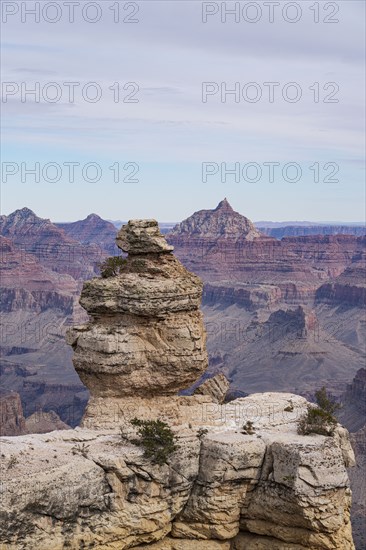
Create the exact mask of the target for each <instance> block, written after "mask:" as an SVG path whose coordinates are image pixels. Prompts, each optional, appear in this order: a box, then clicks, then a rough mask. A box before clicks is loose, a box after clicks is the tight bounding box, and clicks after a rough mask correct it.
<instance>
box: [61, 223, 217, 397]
mask: <svg viewBox="0 0 366 550" xmlns="http://www.w3.org/2000/svg"><path fill="white" fill-rule="evenodd" d="M117 244H118V246H119V247H120V248H122V249H123V250H124V251H125V252H128V258H127V260H126V265H125V266H124V269H123V271H122V273H121V274H120V275H118V276H116V277H110V278H105V279H102V278H96V279H92V280H91V281H89V282H87V283H85V285H84V288H83V291H82V293H81V299H80V303H81V305H82V306H83V307H84V308H85V309H86V310H87V312H88V313H89V315H90V316H91V317H92V321H91V322H90V323H89V324H88V325H86V326H81V327H76V328H74V329H72V330H70V333H69V343H70V344H71V345H72V346H73V348H74V365H75V369H76V371H77V372H78V374H79V376H80V378H81V380H82V382H84V384H85V385H86V386H87V387H88V388H89V389H90V391H91V394H92V396H95V397H122V396H131V395H133V396H146V395H170V394H174V393H177V391H178V390H180V389H183V388H186V387H187V386H189V385H190V384H191V383H193V382H194V381H195V380H196V379H197V378H199V376H200V375H201V374H202V373H203V372H204V371H205V370H206V368H207V364H208V359H207V352H206V347H205V343H206V340H205V338H206V336H205V332H204V328H203V318H202V314H201V312H200V310H199V307H200V303H201V296H202V283H201V281H200V280H199V278H198V277H197V276H195V275H193V274H192V273H189V272H188V271H187V270H186V269H185V268H184V267H183V266H182V264H181V263H180V262H179V261H178V260H177V259H176V258H175V257H174V256H173V254H172V250H173V247H172V246H169V245H168V244H167V243H166V241H165V239H164V237H163V236H162V235H161V234H160V231H159V228H158V225H157V222H156V221H154V220H144V221H130V222H129V223H128V225H126V226H123V227H122V229H121V230H120V232H119V233H118V237H117Z"/></svg>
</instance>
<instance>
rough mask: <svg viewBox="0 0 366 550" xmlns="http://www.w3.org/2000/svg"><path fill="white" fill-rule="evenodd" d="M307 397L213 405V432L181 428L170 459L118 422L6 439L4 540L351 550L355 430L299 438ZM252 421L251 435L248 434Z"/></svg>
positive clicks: (21, 544) (38, 545) (55, 545)
mask: <svg viewBox="0 0 366 550" xmlns="http://www.w3.org/2000/svg"><path fill="white" fill-rule="evenodd" d="M197 397H198V396H197ZM166 399H167V400H168V399H170V398H166ZM186 399H193V400H195V399H196V397H195V396H193V397H191V398H186ZM145 401H149V400H145ZM150 401H151V410H150V414H151V416H150V418H156V414H157V412H158V410H157V409H158V408H159V406H158V405H157V404H156V403H155V405H154V401H155V399H151V400H150ZM290 403H292V408H293V410H292V411H290V412H288V411H286V410H285V409H286V407H288V405H289V404H290ZM306 403H307V402H306V400H305V399H304V398H301V397H299V396H296V395H292V394H276V393H267V394H256V395H252V396H250V397H248V398H244V399H238V400H236V401H233V402H231V403H228V404H227V405H224V406H219V405H218V404H214V403H211V404H209V403H207V410H206V413H205V416H204V420H203V421H201V426H202V427H204V428H205V429H206V430H207V433H204V434H203V435H201V434H200V433H199V430H198V429H197V427H192V428H190V427H189V425H188V424H187V423H185V424H180V425H179V426H176V427H174V431H175V432H176V433H177V434H178V435H179V444H180V449H179V450H178V451H176V452H175V453H174V455H172V457H171V459H170V460H169V461H168V463H166V464H164V465H163V466H158V465H154V464H153V463H152V462H151V461H150V460H148V459H146V458H144V457H143V452H142V449H141V448H140V447H136V446H134V445H132V444H130V443H129V442H128V441H127V440H125V439H121V436H120V435H119V433H118V432H119V423H118V422H115V424H114V429H109V430H103V429H99V430H95V429H94V430H89V429H87V428H77V429H75V430H68V431H58V432H52V433H50V434H42V435H40V434H39V435H32V436H19V437H16V438H3V439H2V455H1V468H2V469H1V479H2V486H1V490H2V499H1V520H2V521H1V540H2V542H3V548H4V550H10V549H11V550H25V549H27V550H49V549H50V548H52V549H53V550H61V549H62V548H70V549H71V550H76V549H79V548H85V549H88V548H90V549H91V548H93V549H96V550H107V549H115V550H117V549H118V550H123V549H125V548H132V547H139V548H145V546H144V545H146V544H148V543H153V542H156V546H155V547H154V546H152V548H156V550H158V549H159V550H183V549H184V550H186V549H187V550H188V549H190V548H192V550H193V549H194V548H197V549H198V550H199V549H202V550H211V549H212V550H214V549H216V548H217V549H225V550H229V549H231V550H233V549H243V548H245V549H247V548H263V549H264V548H266V549H267V548H278V549H279V550H285V549H290V548H291V549H292V548H299V549H302V548H306V549H308V550H310V549H311V550H351V549H353V548H354V546H353V543H352V537H351V530H350V522H349V506H350V490H349V488H348V477H347V472H346V469H345V459H346V462H347V463H350V462H352V460H353V456H352V451H351V450H350V447H349V442H348V439H347V438H343V439H341V438H339V437H335V438H332V437H324V436H299V435H297V433H296V427H297V419H298V417H299V415H300V414H301V413H302V412H303V411H305V409H306ZM156 406H157V409H156V408H155V410H154V407H156ZM176 409H179V406H178V407H176ZM146 410H147V409H146ZM181 416H182V415H181ZM247 420H251V421H252V422H253V425H254V434H253V435H245V434H243V433H241V428H242V425H243V423H245V422H246V421H247ZM168 535H169V536H168ZM247 542H248V546H245V544H246V543H247ZM271 544H272V546H271ZM193 545H194V546H193ZM146 548H150V546H148V547H146Z"/></svg>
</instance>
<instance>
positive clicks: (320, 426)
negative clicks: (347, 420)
mask: <svg viewBox="0 0 366 550" xmlns="http://www.w3.org/2000/svg"><path fill="white" fill-rule="evenodd" d="M315 398H316V401H317V404H318V408H316V407H312V406H311V405H308V410H307V413H305V414H304V415H303V416H302V417H301V418H300V421H299V425H298V428H297V432H298V433H299V434H300V435H309V434H312V433H315V434H320V435H333V434H334V430H335V427H336V425H337V419H336V418H335V417H334V416H333V414H334V412H335V411H336V410H337V409H338V408H339V404H338V403H336V402H334V401H332V400H331V399H330V397H329V396H328V394H327V390H326V389H325V386H323V387H322V389H321V390H319V391H317V392H316V393H315Z"/></svg>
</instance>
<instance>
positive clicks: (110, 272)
mask: <svg viewBox="0 0 366 550" xmlns="http://www.w3.org/2000/svg"><path fill="white" fill-rule="evenodd" d="M126 264H127V260H126V259H125V258H122V256H110V257H109V258H106V259H105V260H104V262H102V263H100V264H99V269H100V274H101V276H102V278H103V279H107V278H108V277H116V276H117V275H119V274H120V273H121V271H122V270H123V268H124V267H125V265H126Z"/></svg>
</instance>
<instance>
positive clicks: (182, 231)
mask: <svg viewBox="0 0 366 550" xmlns="http://www.w3.org/2000/svg"><path fill="white" fill-rule="evenodd" d="M185 235H186V236H188V237H201V238H202V237H203V238H204V239H207V238H210V237H213V238H215V239H217V238H218V237H224V238H227V237H234V238H235V239H237V238H238V237H241V238H245V240H247V241H253V239H256V238H265V236H264V235H263V234H262V233H260V231H258V229H256V228H255V225H254V224H253V223H252V222H251V221H250V220H249V219H248V218H246V217H245V216H242V215H241V214H239V213H238V212H235V211H234V210H233V208H232V207H231V205H230V204H229V202H228V200H227V199H226V198H225V199H224V200H222V201H221V202H220V203H219V204H218V205H217V207H216V208H215V209H214V210H199V211H198V212H195V213H194V214H193V215H192V216H190V217H189V218H187V219H186V220H184V221H182V222H181V223H179V224H177V225H176V226H175V227H174V228H173V229H172V231H171V232H170V234H169V236H170V237H171V238H173V237H174V236H177V237H183V236H185Z"/></svg>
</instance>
